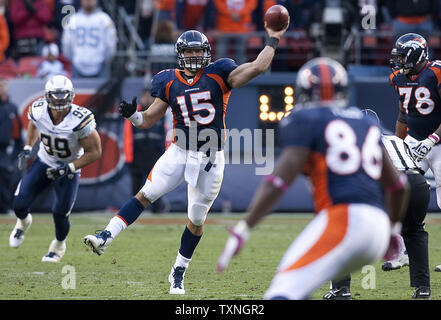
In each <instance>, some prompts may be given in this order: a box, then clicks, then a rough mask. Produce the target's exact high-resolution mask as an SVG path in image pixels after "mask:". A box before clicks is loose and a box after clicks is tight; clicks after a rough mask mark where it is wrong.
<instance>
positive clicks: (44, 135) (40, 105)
mask: <svg viewBox="0 0 441 320" xmlns="http://www.w3.org/2000/svg"><path fill="white" fill-rule="evenodd" d="M28 118H29V120H30V121H32V122H33V123H34V124H35V126H36V127H37V129H38V132H39V135H40V148H39V150H38V157H39V158H40V160H41V161H43V162H44V163H45V164H47V165H48V166H51V167H54V168H55V167H58V166H60V165H61V164H62V163H69V162H72V161H74V160H76V159H78V158H80V157H81V156H82V155H83V154H84V149H83V147H81V145H80V142H79V140H80V139H83V138H85V137H87V136H88V135H89V134H90V133H91V132H92V131H93V130H94V129H95V128H96V122H95V118H94V115H93V113H92V112H91V111H90V110H89V109H87V108H84V107H80V106H77V105H75V104H72V105H71V108H70V111H69V113H68V114H67V115H66V116H65V117H64V119H63V121H61V122H60V123H59V124H57V125H54V123H53V122H52V118H51V116H50V109H49V106H48V103H47V101H46V99H40V100H37V101H35V102H34V103H33V104H32V105H31V106H30V108H29V111H28ZM79 171H80V170H77V172H79Z"/></svg>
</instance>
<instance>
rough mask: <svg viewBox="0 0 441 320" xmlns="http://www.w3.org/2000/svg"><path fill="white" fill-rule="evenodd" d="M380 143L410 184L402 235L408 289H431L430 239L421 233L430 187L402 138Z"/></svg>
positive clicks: (387, 136)
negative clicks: (407, 256)
mask: <svg viewBox="0 0 441 320" xmlns="http://www.w3.org/2000/svg"><path fill="white" fill-rule="evenodd" d="M382 141H383V145H384V147H385V148H386V151H387V153H388V154H389V157H390V158H391V160H392V162H393V164H394V166H395V167H396V168H397V170H399V171H402V172H405V173H406V175H407V178H408V180H409V184H410V198H409V206H408V208H407V211H406V215H405V218H404V220H403V229H402V232H401V233H402V236H403V239H404V244H405V245H406V250H407V254H408V255H409V274H410V286H411V287H429V288H430V272H429V252H428V251H429V250H428V238H429V237H428V234H427V232H426V231H425V230H424V219H425V218H426V213H427V208H428V206H429V200H430V187H429V185H428V184H427V182H426V179H425V178H424V172H423V171H422V170H421V169H420V167H419V166H418V165H417V163H415V161H414V160H413V159H412V157H411V155H410V150H409V147H408V146H407V144H406V143H405V142H404V141H403V140H402V139H400V138H398V137H396V136H390V135H384V136H383V137H382Z"/></svg>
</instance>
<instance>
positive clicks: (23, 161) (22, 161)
mask: <svg viewBox="0 0 441 320" xmlns="http://www.w3.org/2000/svg"><path fill="white" fill-rule="evenodd" d="M17 157H18V164H17V166H18V169H20V170H24V169H26V167H27V166H28V160H29V158H30V157H31V150H23V151H22V152H20V153H19V154H18V156H17Z"/></svg>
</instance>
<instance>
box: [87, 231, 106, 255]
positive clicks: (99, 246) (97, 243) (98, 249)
mask: <svg viewBox="0 0 441 320" xmlns="http://www.w3.org/2000/svg"><path fill="white" fill-rule="evenodd" d="M112 240H113V237H112V234H111V233H110V231H107V230H104V231H102V232H101V233H99V234H97V235H96V236H93V235H90V234H89V235H87V236H85V237H84V239H83V242H84V244H85V245H86V246H88V247H89V248H91V249H92V251H93V252H94V253H96V254H97V255H99V256H100V255H102V254H103V253H104V250H106V249H107V247H108V246H109V245H110V243H111V242H112Z"/></svg>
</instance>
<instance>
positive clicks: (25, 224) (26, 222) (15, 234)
mask: <svg viewBox="0 0 441 320" xmlns="http://www.w3.org/2000/svg"><path fill="white" fill-rule="evenodd" d="M31 224H32V215H31V214H30V213H29V214H28V215H27V216H26V218H24V219H17V223H16V224H15V227H14V229H13V230H12V232H11V235H10V236H9V246H10V247H12V248H17V247H19V246H20V245H21V244H22V243H23V240H24V234H25V232H26V231H27V230H28V229H29V227H30V226H31Z"/></svg>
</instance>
